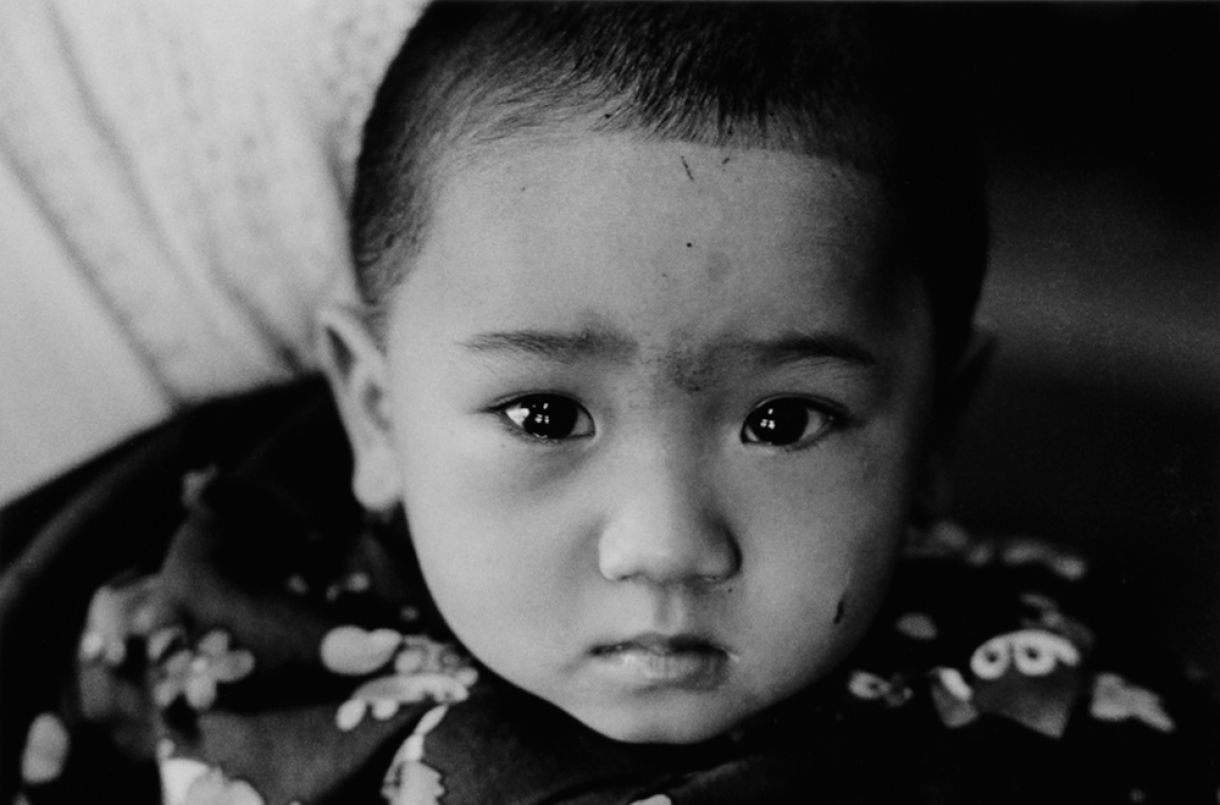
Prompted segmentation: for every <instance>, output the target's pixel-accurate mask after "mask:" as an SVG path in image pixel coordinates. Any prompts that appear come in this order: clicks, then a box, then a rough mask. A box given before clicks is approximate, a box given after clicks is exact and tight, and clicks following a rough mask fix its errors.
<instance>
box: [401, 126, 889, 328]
mask: <svg viewBox="0 0 1220 805" xmlns="http://www.w3.org/2000/svg"><path fill="white" fill-rule="evenodd" d="M439 178H440V180H441V181H440V182H439V189H438V193H437V195H436V197H435V206H434V209H433V215H432V218H431V225H430V227H429V232H428V234H427V237H426V238H425V242H424V245H423V249H422V250H421V252H420V254H419V257H418V259H417V261H416V262H415V266H414V267H413V269H412V271H411V272H410V274H409V275H408V278H407V280H406V281H405V282H404V284H403V286H401V288H400V293H399V296H400V297H402V298H410V297H412V296H414V295H417V294H423V295H430V296H431V298H432V299H433V300H434V301H439V300H442V299H443V300H448V301H449V302H451V303H453V304H454V305H455V306H460V309H461V311H462V316H463V319H464V320H465V321H467V322H469V323H471V324H472V325H473V324H474V323H477V322H478V321H480V320H485V321H486V323H487V325H488V326H491V324H492V323H494V324H495V325H496V326H497V327H505V326H513V327H529V326H534V325H535V324H536V323H537V322H536V321H535V320H536V319H537V318H538V317H539V316H540V315H544V316H545V318H546V319H547V321H548V323H549V324H552V325H554V326H562V327H566V328H567V329H570V330H578V329H585V330H587V329H589V327H590V326H592V325H594V324H597V323H599V322H603V321H605V320H611V321H614V322H618V323H620V324H623V325H625V326H626V327H627V328H628V329H630V328H631V326H633V323H635V324H639V325H640V328H641V329H642V330H644V331H646V332H648V333H652V332H654V331H657V330H658V328H657V327H656V326H654V325H657V324H659V323H663V324H664V327H661V328H659V329H660V330H662V331H663V332H664V335H665V337H667V338H669V340H670V342H677V341H685V342H687V343H688V344H689V343H691V341H692V339H694V340H698V338H696V336H699V337H702V338H703V339H704V340H705V341H709V342H710V341H715V340H717V339H720V340H723V339H724V338H726V337H733V336H740V335H743V334H744V335H749V336H753V335H758V334H759V330H760V329H766V326H767V322H768V321H772V320H774V323H775V326H776V327H777V328H780V329H787V330H791V329H793V328H796V327H798V326H801V325H802V324H803V323H806V322H807V323H809V325H810V326H819V327H830V328H834V329H843V328H845V327H849V326H857V325H865V326H867V325H874V324H875V325H878V326H881V325H885V324H888V323H891V322H893V320H894V319H895V316H894V312H895V310H896V309H898V308H896V306H895V305H896V303H900V304H899V305H898V307H899V308H900V307H901V306H902V305H903V304H907V301H909V300H907V296H909V295H904V294H901V293H898V291H900V290H901V289H903V288H905V287H907V286H908V285H909V284H910V283H907V282H903V281H902V279H903V274H904V273H906V272H900V271H895V270H894V266H893V265H892V262H893V261H892V260H891V251H892V249H891V242H892V240H893V238H892V236H891V228H892V221H891V215H890V212H889V208H888V203H887V199H886V195H885V194H884V192H883V190H882V188H881V185H880V183H879V182H878V181H876V180H874V179H872V178H871V177H869V176H867V175H865V174H863V173H860V172H857V171H854V170H852V169H850V168H847V167H844V166H842V165H840V164H839V163H836V162H834V161H832V160H828V159H822V158H818V157H812V156H805V155H799V154H792V153H786V152H778V151H770V150H762V149H724V148H718V147H713V146H706V145H696V144H690V143H685V142H676V141H662V142H650V141H643V140H640V139H638V138H632V137H628V136H622V135H612V136H611V135H585V136H573V137H566V138H555V139H548V140H535V141H531V142H528V143H522V142H509V143H507V144H504V145H501V146H498V147H494V148H491V147H485V148H483V149H481V150H480V153H479V154H478V155H477V158H476V159H473V160H467V161H464V162H459V163H454V164H453V165H452V166H451V167H450V169H448V170H447V171H445V172H444V173H443V174H442V175H441V176H440V177H439ZM907 279H909V278H907ZM904 300H907V301H904ZM670 346H674V343H671V344H670Z"/></svg>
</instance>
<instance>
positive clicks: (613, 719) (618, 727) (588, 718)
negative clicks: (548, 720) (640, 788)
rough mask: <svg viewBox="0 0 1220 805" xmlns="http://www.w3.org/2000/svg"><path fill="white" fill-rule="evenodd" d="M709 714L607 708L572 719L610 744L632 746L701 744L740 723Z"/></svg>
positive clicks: (657, 708)
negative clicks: (608, 740) (598, 734)
mask: <svg viewBox="0 0 1220 805" xmlns="http://www.w3.org/2000/svg"><path fill="white" fill-rule="evenodd" d="M710 710H711V708H708V707H703V708H700V707H698V706H697V705H696V706H693V707H684V708H668V707H663V706H657V705H644V706H641V707H639V708H632V709H631V710H630V711H629V712H622V711H621V710H620V709H617V708H616V709H609V708H607V709H606V710H598V711H596V712H592V713H589V712H586V713H573V715H574V716H575V717H576V718H578V719H579V720H580V721H581V722H583V723H584V724H585V726H587V727H589V728H590V729H593V730H595V731H596V732H599V733H601V734H602V735H604V736H606V737H607V738H610V739H611V740H615V741H621V742H623V743H633V744H696V743H701V742H702V741H707V740H710V739H712V738H715V737H717V736H719V735H723V734H724V733H726V732H728V731H729V730H730V729H732V728H733V727H734V726H735V725H736V724H737V723H739V722H740V721H741V720H742V719H741V718H730V717H727V716H720V717H717V716H716V715H715V714H713V713H712V712H709V711H710Z"/></svg>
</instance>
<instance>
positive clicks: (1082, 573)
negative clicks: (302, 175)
mask: <svg viewBox="0 0 1220 805" xmlns="http://www.w3.org/2000/svg"><path fill="white" fill-rule="evenodd" d="M906 13H907V12H904V11H902V10H900V9H896V8H893V7H877V8H870V7H858V8H846V7H838V6H830V7H822V6H798V5H787V4H784V5H775V6H771V5H764V6H757V5H754V6H749V7H745V6H736V5H731V4H707V5H695V6H688V5H672V4H640V5H613V4H593V5H560V6H551V5H543V4H535V3H525V4H502V3H493V4H489V5H476V4H469V3H456V4H437V5H435V6H433V7H432V8H430V9H429V10H428V11H427V12H426V13H425V15H424V16H423V18H422V19H421V21H420V22H419V23H418V25H417V26H416V28H415V29H414V30H413V32H412V33H411V35H410V37H409V38H408V41H407V43H406V44H405V46H404V48H403V51H402V53H401V54H400V56H399V57H398V59H397V60H396V61H395V62H394V64H393V65H392V66H391V68H390V71H389V73H388V75H387V77H386V79H385V82H384V84H383V86H382V89H381V91H380V93H379V96H378V99H377V103H376V107H375V109H374V112H373V114H372V117H371V119H370V120H369V123H368V125H367V128H366V140H365V148H364V152H363V154H362V157H361V161H360V166H359V178H358V185H357V191H356V197H355V202H354V207H353V247H354V254H355V256H356V263H357V269H358V280H359V285H360V289H361V292H362V296H363V302H364V305H363V306H362V307H361V308H360V309H331V310H328V311H326V312H325V313H324V314H323V316H322V322H323V325H324V329H325V335H324V338H323V340H324V352H325V363H326V366H327V372H328V376H329V380H330V384H331V387H332V389H333V392H334V397H335V399H336V401H337V404H338V409H339V413H340V415H341V419H342V424H343V426H344V428H345V430H346V434H347V437H348V440H349V441H350V446H351V459H350V467H349V458H348V453H347V448H346V446H345V445H344V443H343V440H342V437H341V433H340V431H339V427H338V423H337V421H336V420H335V418H334V417H333V414H332V409H331V407H330V405H329V404H327V403H326V402H325V401H324V400H322V399H321V398H320V395H319V393H318V389H317V388H316V387H311V388H309V389H306V390H305V391H300V390H297V391H292V392H281V394H287V396H286V397H282V398H276V400H275V401H274V402H273V403H267V402H266V401H262V402H260V403H259V405H261V406H262V407H261V408H259V409H258V411H259V412H260V413H259V416H261V417H263V420H260V421H263V422H264V423H265V422H266V421H269V420H275V419H278V418H284V419H285V420H287V424H285V425H283V427H281V428H279V429H278V430H277V431H276V432H275V435H274V436H273V437H272V438H270V439H266V440H263V439H256V438H244V439H235V437H231V438H230V440H229V441H230V442H231V443H235V444H237V445H238V446H237V447H225V448H224V449H221V448H219V447H217V446H216V445H214V444H208V445H207V446H205V447H199V446H196V447H193V448H191V449H190V450H186V451H184V452H185V453H187V454H189V458H180V459H178V460H179V462H180V463H182V464H183V465H184V466H195V465H198V464H200V463H206V464H210V465H212V469H210V470H208V471H205V472H200V473H194V474H191V475H190V476H189V477H188V483H187V484H186V490H185V500H186V505H187V508H188V509H189V511H190V515H189V517H188V518H187V520H186V522H185V524H184V525H183V526H182V527H181V528H180V529H179V530H178V531H177V533H176V535H175V536H174V538H173V540H172V542H171V544H170V546H169V548H168V554H167V555H166V557H165V558H164V561H162V562H160V564H159V566H157V565H155V564H154V566H155V567H156V572H155V573H145V574H142V575H141V574H136V575H132V576H129V577H127V578H124V579H121V580H120V581H118V582H115V583H112V584H110V585H108V586H106V587H104V588H103V589H102V591H101V592H100V593H98V595H97V596H95V597H94V599H93V603H92V605H91V608H90V613H89V617H88V620H87V623H86V626H85V629H84V638H83V640H82V642H81V647H80V653H81V660H80V666H79V671H78V673H77V674H76V675H75V676H74V678H73V681H72V683H71V686H70V687H71V690H72V692H71V693H70V694H69V695H68V696H67V697H66V698H65V699H64V702H65V703H64V704H63V705H62V706H61V707H60V708H58V710H56V709H54V708H46V709H44V707H43V706H42V705H37V706H35V705H30V706H29V707H28V708H27V710H28V711H29V715H28V717H27V718H26V723H28V724H29V728H28V730H27V741H26V742H25V746H24V755H23V756H22V761H21V762H22V768H21V771H22V775H23V778H24V786H23V790H24V794H23V796H25V797H27V798H28V800H29V801H30V802H36V801H40V799H39V798H40V797H41V798H43V799H50V800H57V799H67V798H69V797H70V796H80V795H81V792H83V791H92V792H93V794H94V796H95V798H96V794H97V792H98V791H99V790H103V789H105V787H107V786H110V787H115V786H126V787H119V788H117V789H115V790H121V791H122V792H124V793H123V796H125V797H127V798H128V799H127V800H125V801H136V800H135V798H136V797H138V796H145V795H149V794H150V793H151V794H152V795H153V796H155V792H156V791H157V790H158V784H157V782H156V781H155V780H152V778H151V777H150V776H146V777H140V770H141V769H143V770H144V771H145V772H147V773H148V774H149V775H151V773H152V772H151V769H153V768H154V767H155V768H156V769H157V774H158V775H159V780H160V783H159V788H160V790H161V791H163V792H164V796H165V799H166V801H168V802H173V803H179V802H183V803H286V802H301V803H317V802H358V801H379V800H382V799H384V800H385V801H389V802H393V803H403V804H404V805H405V803H425V802H428V803H430V802H446V803H448V802H580V803H603V802H605V803H610V802H615V803H632V802H636V803H650V805H661V803H685V802H736V801H745V802H753V801H767V802H773V801H789V800H791V801H807V800H813V801H829V802H892V801H918V802H933V803H940V802H1026V801H1038V802H1054V801H1064V802H1069V801H1070V802H1081V801H1087V802H1153V801H1162V802H1186V801H1196V800H1197V801H1213V800H1214V798H1215V796H1216V794H1217V788H1216V779H1215V778H1216V766H1215V762H1214V761H1215V758H1214V757H1213V755H1214V749H1215V745H1214V744H1211V743H1209V742H1210V741H1212V740H1214V738H1215V733H1214V727H1213V726H1212V724H1213V723H1214V722H1211V721H1209V720H1208V717H1207V714H1206V713H1205V712H1203V711H1202V709H1191V708H1190V707H1189V706H1187V705H1185V704H1184V702H1188V701H1189V699H1188V693H1187V692H1186V691H1185V689H1183V688H1180V687H1173V684H1174V683H1173V682H1172V676H1170V675H1167V674H1165V673H1163V672H1162V671H1161V670H1160V667H1159V665H1157V663H1156V662H1155V661H1154V660H1152V659H1151V658H1145V657H1143V656H1142V655H1140V654H1139V651H1138V647H1134V648H1133V647H1130V646H1129V645H1128V644H1126V643H1125V642H1122V641H1120V642H1118V643H1117V644H1115V643H1113V642H1107V640H1108V638H1109V635H1107V633H1106V632H1105V631H1104V628H1103V627H1098V626H1096V625H1094V624H1093V623H1092V619H1091V616H1092V615H1093V614H1094V613H1093V612H1092V611H1091V610H1090V606H1091V605H1090V603H1089V602H1090V601H1091V600H1093V599H1092V598H1091V595H1092V593H1093V592H1094V591H1095V590H1094V588H1091V587H1090V584H1091V583H1092V579H1091V576H1090V572H1089V568H1088V566H1087V564H1086V563H1084V562H1083V560H1081V559H1080V558H1078V557H1075V556H1071V555H1068V554H1065V553H1062V552H1059V551H1055V550H1052V549H1051V548H1049V547H1048V546H1046V545H1043V544H1041V543H1036V542H1031V541H1028V540H1026V541H1007V542H1005V541H991V542H973V541H971V540H969V539H968V538H967V537H966V536H965V535H964V534H962V533H961V532H960V531H959V530H958V529H956V528H955V527H953V526H950V525H947V524H943V523H935V522H934V516H935V514H936V504H937V494H936V492H937V486H938V484H937V477H936V468H937V466H938V464H939V460H940V458H941V456H942V454H943V450H944V449H945V448H946V446H947V444H946V443H947V439H948V436H949V435H950V433H951V431H952V425H953V419H954V417H955V415H956V413H957V411H958V409H959V406H960V404H961V401H962V399H963V397H964V396H965V392H966V391H967V390H968V389H967V387H968V385H969V378H970V377H971V375H972V372H973V368H974V367H973V364H972V360H973V358H974V356H975V355H977V352H976V351H975V350H973V349H972V343H973V342H972V337H971V316H972V310H973V307H974V301H975V299H976V296H977V293H978V287H979V283H980V279H981V276H982V272H983V267H984V262H985V240H986V238H985V225H984V215H983V209H982V186H981V177H980V174H979V171H978V167H977V159H976V155H975V152H974V150H973V149H972V148H971V147H970V144H969V136H968V134H967V133H966V132H967V130H968V129H967V127H966V126H965V124H964V121H963V115H962V114H961V113H960V110H959V109H958V108H957V107H956V106H955V104H954V103H953V101H952V99H951V96H950V95H949V94H947V93H942V89H943V87H942V86H941V84H940V83H939V82H940V80H941V78H942V76H939V75H938V74H937V73H936V72H935V71H934V70H932V69H931V65H930V57H929V56H928V55H927V54H926V53H923V52H922V48H923V47H924V46H925V45H926V40H925V39H924V38H923V37H922V34H920V33H919V32H917V31H916V30H914V29H911V28H909V27H907V25H908V21H907V20H906V19H905V17H906ZM284 400H288V402H285V401H284ZM266 411H272V412H273V413H270V414H268V413H265V412H266ZM285 411H289V412H291V413H292V416H288V415H285V414H284V413H283V412H285ZM206 416H210V417H211V419H210V420H208V419H198V418H197V419H196V421H195V424H194V425H192V427H193V428H194V429H195V431H196V432H204V433H209V434H210V433H213V432H215V431H220V430H223V425H218V424H216V423H218V422H220V423H223V422H225V421H226V419H225V417H226V416H227V415H217V414H215V413H214V412H213V413H211V414H207V415H206ZM256 418H257V417H256ZM254 430H256V428H252V431H251V432H254ZM197 441H203V442H207V441H208V440H207V439H202V440H198V439H197ZM251 442H257V443H258V444H259V446H258V447H257V449H251V448H249V447H248V445H249V444H250V443H251ZM200 456H204V457H206V459H207V460H206V461H205V462H201V461H199V458H200ZM349 469H350V473H351V479H352V480H351V487H352V490H353V491H354V497H355V499H356V501H358V503H359V504H360V507H361V508H363V509H364V510H365V511H366V512H368V513H369V514H368V517H367V519H366V522H365V524H364V526H363V530H361V529H360V527H359V525H358V524H359V522H360V518H359V515H358V513H357V509H356V507H355V506H354V505H353V504H352V502H351V501H350V500H348V499H347V498H346V496H345V495H344V494H343V493H342V487H343V486H344V485H345V482H344V480H343V478H344V476H346V475H347V474H348V472H349ZM900 554H904V555H905V556H906V558H905V559H904V561H903V562H902V563H901V565H902V567H901V568H900V569H898V570H897V572H896V566H897V565H898V564H900V563H899V556H900ZM135 564H139V563H138V562H137V563H135ZM425 588H426V589H425ZM1085 591H1090V592H1089V594H1086V592H1085ZM1121 637H1122V636H1121V635H1120V638H1121ZM1154 689H1155V690H1156V692H1153V691H1154ZM65 713H67V714H68V715H66V716H65ZM99 758H101V759H100V760H99ZM118 768H124V769H128V770H129V771H130V774H129V775H128V776H127V777H126V778H125V779H126V780H127V782H124V783H121V784H120V783H116V782H115V779H117V778H118V777H119V775H117V774H115V773H114V770H115V769H118ZM101 778H106V780H105V782H103V781H102V780H101ZM150 780H152V782H150Z"/></svg>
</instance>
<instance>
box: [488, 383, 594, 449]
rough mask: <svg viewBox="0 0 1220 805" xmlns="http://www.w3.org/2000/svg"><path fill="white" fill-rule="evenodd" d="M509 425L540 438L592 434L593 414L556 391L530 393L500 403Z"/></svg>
mask: <svg viewBox="0 0 1220 805" xmlns="http://www.w3.org/2000/svg"><path fill="white" fill-rule="evenodd" d="M498 410H499V412H500V414H501V415H502V416H503V417H504V418H505V419H506V420H508V422H509V423H510V427H512V428H515V429H517V430H519V431H521V432H522V433H524V434H526V435H528V436H532V437H533V438H535V439H539V440H543V441H559V440H561V439H576V438H581V437H585V436H592V435H593V418H592V417H590V416H589V412H588V411H586V410H585V409H584V408H583V407H582V406H581V405H580V404H579V403H577V402H576V401H575V400H572V399H569V398H568V397H561V396H559V395H557V394H531V395H529V396H526V397H518V398H517V399H515V400H510V401H508V402H507V403H505V404H503V405H501V406H499V409H498Z"/></svg>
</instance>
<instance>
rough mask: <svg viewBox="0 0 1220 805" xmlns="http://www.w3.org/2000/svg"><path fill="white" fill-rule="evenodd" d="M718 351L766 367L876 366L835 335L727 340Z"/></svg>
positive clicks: (862, 350)
mask: <svg viewBox="0 0 1220 805" xmlns="http://www.w3.org/2000/svg"><path fill="white" fill-rule="evenodd" d="M718 346H719V348H720V349H724V350H725V351H728V352H731V353H736V354H737V355H739V356H741V357H744V358H749V359H752V360H757V361H759V362H761V363H766V364H769V365H783V364H786V363H794V362H797V361H834V362H838V363H845V364H848V365H851V366H855V367H859V368H867V367H870V366H875V365H876V364H877V357H876V356H875V355H874V354H873V353H872V352H870V351H868V350H867V349H865V348H864V347H863V346H862V345H860V344H859V343H857V342H856V341H854V340H852V339H850V338H848V337H846V336H843V335H839V334H838V333H824V332H815V333H800V332H789V333H784V334H782V335H780V336H779V337H777V338H767V339H731V340H728V341H726V342H723V343H722V344H721V345H718Z"/></svg>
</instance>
